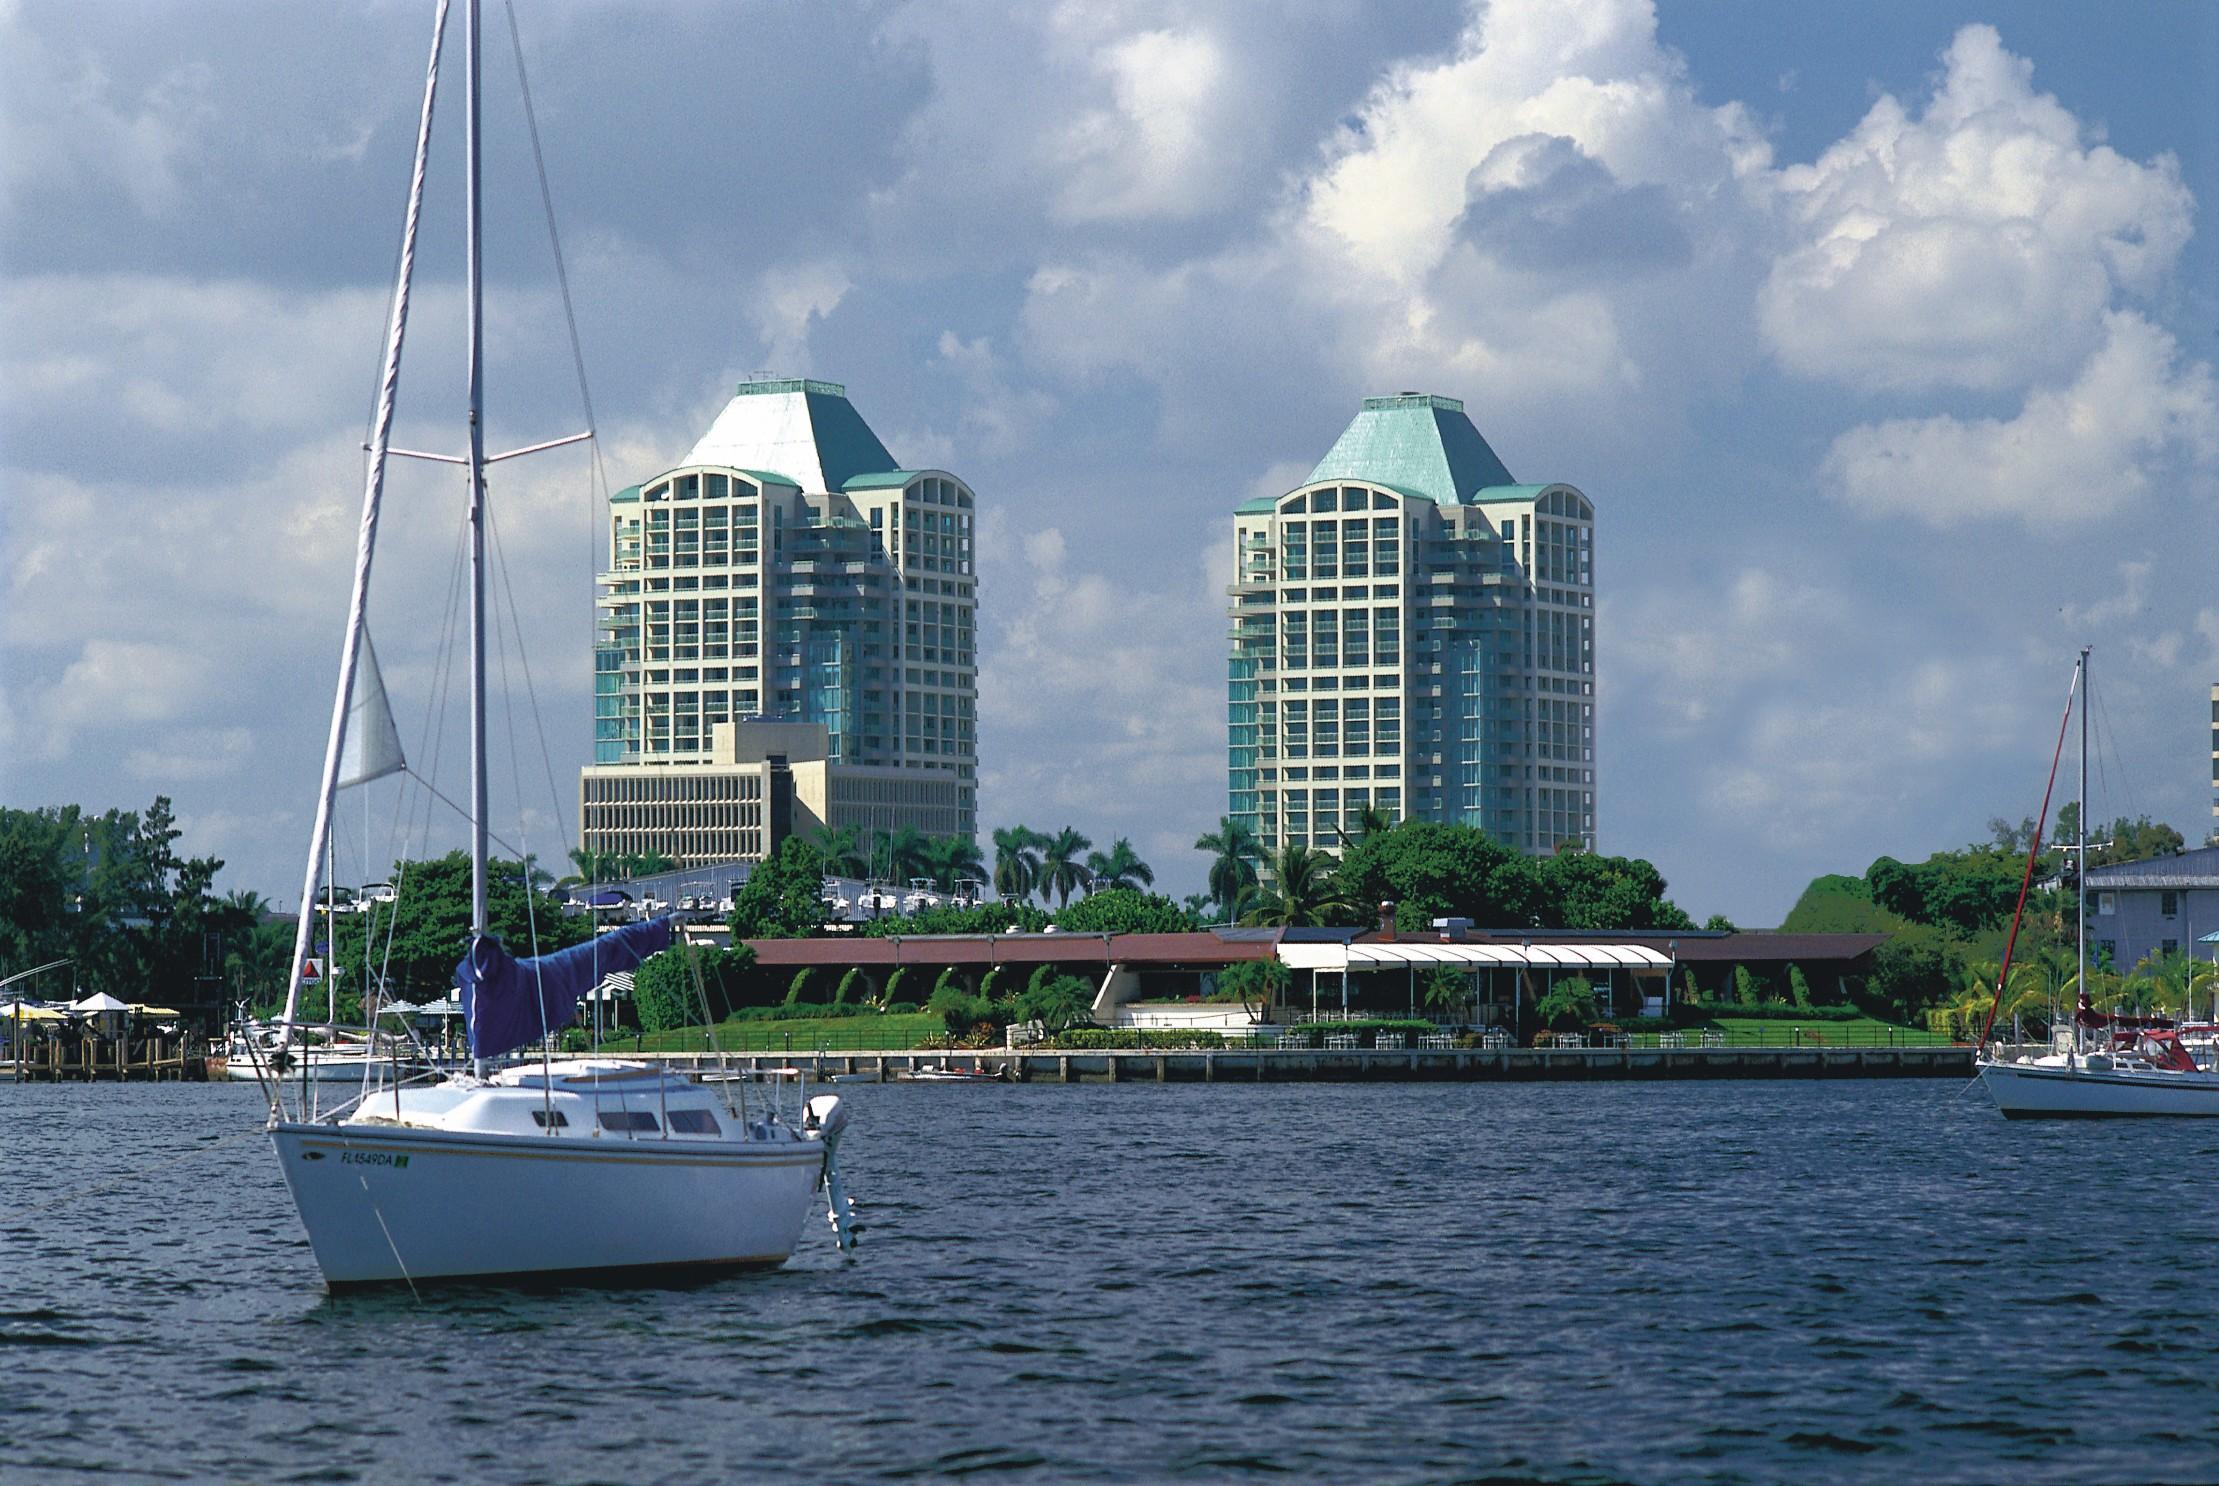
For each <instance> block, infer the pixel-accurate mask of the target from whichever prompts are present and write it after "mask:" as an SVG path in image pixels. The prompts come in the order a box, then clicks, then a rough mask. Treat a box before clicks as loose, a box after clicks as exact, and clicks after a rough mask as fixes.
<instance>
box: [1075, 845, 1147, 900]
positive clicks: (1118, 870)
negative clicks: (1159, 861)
mask: <svg viewBox="0 0 2219 1486" xmlns="http://www.w3.org/2000/svg"><path fill="white" fill-rule="evenodd" d="M1086 875H1087V879H1088V881H1087V889H1086V890H1087V891H1088V892H1090V893H1098V892H1101V891H1103V890H1104V889H1106V888H1117V887H1129V888H1133V889H1136V890H1137V889H1139V888H1144V887H1154V886H1155V885H1156V873H1155V869H1154V868H1152V867H1150V866H1149V865H1148V864H1147V863H1146V862H1144V861H1142V860H1141V859H1140V853H1138V852H1136V851H1134V850H1133V843H1132V842H1131V841H1129V840H1127V839H1126V838H1125V837H1123V836H1120V837H1118V838H1117V839H1116V840H1115V841H1112V842H1111V843H1110V849H1109V850H1108V851H1093V852H1088V853H1087V857H1086Z"/></svg>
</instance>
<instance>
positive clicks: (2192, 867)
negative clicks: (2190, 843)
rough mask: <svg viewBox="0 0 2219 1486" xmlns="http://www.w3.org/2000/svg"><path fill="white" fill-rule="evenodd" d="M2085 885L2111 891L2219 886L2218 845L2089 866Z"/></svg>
mask: <svg viewBox="0 0 2219 1486" xmlns="http://www.w3.org/2000/svg"><path fill="white" fill-rule="evenodd" d="M2088 886H2089V887H2091V888H2105V889H2108V890H2110V891H2113V892H2117V891H2120V890H2121V889H2126V890H2129V891H2131V890H2133V889H2136V888H2171V889H2179V888H2219V846H2199V847H2197V848H2196V849H2195V850H2193V851H2184V852H2180V853H2178V854H2177V855H2174V856H2169V857H2148V858H2145V859H2144V860H2142V861H2139V862H2114V863H2113V864H2111V865H2110V866H2108V867H2090V868H2089V869H2088Z"/></svg>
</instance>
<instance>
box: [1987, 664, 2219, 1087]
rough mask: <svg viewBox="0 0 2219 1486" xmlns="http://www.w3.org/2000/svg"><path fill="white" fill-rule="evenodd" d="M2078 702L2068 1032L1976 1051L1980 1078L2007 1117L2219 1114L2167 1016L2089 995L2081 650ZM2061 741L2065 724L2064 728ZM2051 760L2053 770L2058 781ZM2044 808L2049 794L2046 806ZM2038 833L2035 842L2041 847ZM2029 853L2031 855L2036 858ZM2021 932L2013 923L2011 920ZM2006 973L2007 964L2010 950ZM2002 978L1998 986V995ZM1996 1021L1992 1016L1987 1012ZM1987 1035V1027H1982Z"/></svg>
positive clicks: (2206, 1080) (2209, 1078)
mask: <svg viewBox="0 0 2219 1486" xmlns="http://www.w3.org/2000/svg"><path fill="white" fill-rule="evenodd" d="M2075 702H2077V704H2078V706H2079V708H2080V812H2079V814H2080V828H2079V842H2078V852H2077V855H2076V857H2075V861H2076V862H2078V863H2079V864H2080V867H2079V870H2078V871H2077V872H2076V874H2075V880H2076V886H2075V900H2076V906H2077V910H2078V912H2077V919H2078V930H2077V939H2078V959H2077V963H2078V965H2079V975H2078V983H2079V986H2080V995H2079V1004H2078V1006H2077V1007H2076V1009H2075V1011H2074V1014H2073V1019H2072V1024H2071V1027H2070V1029H2069V1031H2066V1032H2063V1033H2061V1034H2060V1036H2059V1038H2058V1042H2059V1045H2058V1047H2057V1048H2056V1050H2055V1051H2053V1052H2050V1053H2047V1054H2044V1055H2041V1056H2039V1057H2037V1056H2031V1055H2021V1056H2019V1057H2017V1058H2013V1059H2011V1060H2009V1061H2006V1060H2005V1059H2004V1057H2003V1056H2002V1050H2001V1047H2000V1045H1998V1046H1994V1047H1992V1048H1990V1049H1986V1050H1984V1051H1983V1053H1982V1054H1981V1056H1980V1058H1979V1060H1978V1068H1979V1075H1980V1082H1981V1084H1982V1085H1983V1086H1984V1087H1985V1088H1986V1089H1987V1090H1988V1093H1989V1096H1990V1097H1991V1098H1993V1099H1994V1100H1995V1102H1996V1108H1997V1109H1998V1110H2000V1111H2002V1112H2003V1115H2004V1117H2005V1118H2007V1119H2014V1120H2023V1119H2102V1118H2126V1117H2134V1116H2183V1115H2186V1116H2198V1115H2201V1116H2215V1115H2219V1072H2214V1071H2212V1070H2210V1069H2207V1068H2204V1067H2201V1066H2199V1065H2198V1064H2197V1062H2196V1060H2195V1058H2194V1057H2193V1056H2192V1055H2191V1053H2190V1052H2189V1050H2188V1048H2187V1046H2186V1045H2185V1044H2184V1043H2183V1042H2182V1041H2181V1035H2180V1030H2179V1028H2178V1027H2177V1026H2176V1025H2175V1024H2174V1023H2173V1022H2172V1021H2171V1020H2170V1019H2168V1018H2165V1017H2138V1016H2114V1015H2110V1014H2107V1013H2104V1012H2100V1011H2097V1010H2096V1009H2095V1007H2094V1005H2093V1004H2092V1003H2091V1002H2090V1001H2089V998H2088V887H2087V881H2088V873H2087V860H2088V652H2087V651H2086V650H2082V651H2081V652H2080V661H2079V664H2078V665H2077V666H2076V667H2075V669H2074V672H2073V694H2072V697H2071V698H2070V699H2069V700H2068V706H2071V705H2073V704H2074V703H2075ZM2060 742H2062V733H2060ZM2055 777H2056V774H2055V765H2054V764H2053V765H2052V771H2051V778H2052V779H2053V780H2054V779H2055ZM2043 810H2044V814H2045V815H2046V814H2047V812H2048V803H2047V801H2046V800H2045V801H2044V805H2043ZM2039 847H2040V842H2039V839H2037V841H2036V842H2035V846H2034V848H2033V849H2034V850H2039ZM2031 860H2032V857H2031V853H2030V856H2029V862H2030V864H2031ZM2013 933H2014V937H2015V936H2016V925H2015V924H2014V928H2013ZM2003 973H2004V975H2006V976H2008V974H2009V973H2010V958H2009V951H2008V950H2006V952H2005V963H2004V970H2003ZM2000 984H2001V982H2000V980H1999V989H1998V995H1999V996H2000V995H2001V989H2000ZM1991 1020H1992V1016H1991ZM1983 1038H1985V1033H1983Z"/></svg>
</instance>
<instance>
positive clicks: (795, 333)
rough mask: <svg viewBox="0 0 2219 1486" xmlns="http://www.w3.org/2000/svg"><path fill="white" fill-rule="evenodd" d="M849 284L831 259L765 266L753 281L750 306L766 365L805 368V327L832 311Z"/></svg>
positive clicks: (806, 332) (850, 283)
mask: <svg viewBox="0 0 2219 1486" xmlns="http://www.w3.org/2000/svg"><path fill="white" fill-rule="evenodd" d="M853 287H854V282H853V281H852V280H851V279H849V277H848V274H847V270H845V269H843V268H841V267H840V266H839V265H838V264H835V263H825V262H804V263H782V264H779V265H777V266H775V267H772V268H768V269H765V270H764V271H763V274H762V276H761V277H760V278H759V279H757V280H756V284H755V292H754V295H753V299H752V305H751V307H752V309H753V312H754V316H755V328H756V330H757V332H758V333H760V334H761V336H762V337H763V349H764V351H765V353H766V354H767V355H768V356H769V357H770V359H771V361H772V363H773V364H774V365H775V366H777V367H779V368H781V369H799V368H803V367H805V366H806V365H807V364H808V355H809V331H810V327H812V326H813V325H815V324H816V323H817V322H818V321H820V320H823V319H825V318H826V317H827V316H829V315H830V314H831V313H832V312H833V311H834V310H836V309H838V308H839V307H840V301H841V300H843V299H845V298H847V293H848V290H850V289H851V288H853Z"/></svg>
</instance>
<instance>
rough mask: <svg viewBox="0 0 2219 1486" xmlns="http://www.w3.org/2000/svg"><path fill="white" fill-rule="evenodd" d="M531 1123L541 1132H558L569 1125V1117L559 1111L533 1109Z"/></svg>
mask: <svg viewBox="0 0 2219 1486" xmlns="http://www.w3.org/2000/svg"><path fill="white" fill-rule="evenodd" d="M532 1123H533V1124H535V1125H537V1126H539V1128H540V1129H542V1130H560V1129H563V1128H564V1127H565V1126H567V1125H569V1123H570V1116H568V1115H566V1114H564V1113H563V1112H562V1111H561V1110H559V1109H535V1110H533V1111H532Z"/></svg>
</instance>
